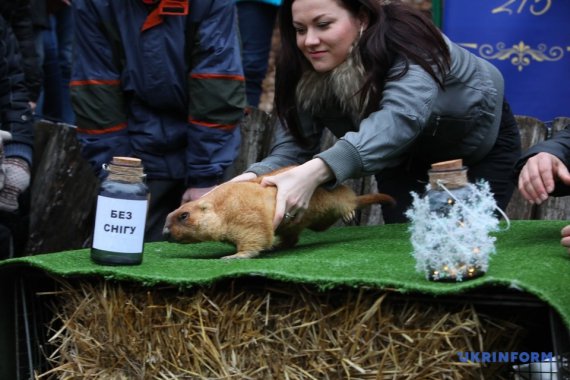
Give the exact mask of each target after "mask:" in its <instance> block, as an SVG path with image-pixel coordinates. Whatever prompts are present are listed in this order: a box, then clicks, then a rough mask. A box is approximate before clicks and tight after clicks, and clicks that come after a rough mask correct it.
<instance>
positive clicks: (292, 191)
mask: <svg viewBox="0 0 570 380" xmlns="http://www.w3.org/2000/svg"><path fill="white" fill-rule="evenodd" d="M332 177H333V175H332V172H331V171H330V169H329V167H328V166H327V165H326V164H325V163H324V161H322V160H321V159H319V158H317V159H313V160H311V161H308V162H306V163H305V164H303V165H301V166H297V167H294V168H292V169H290V170H287V171H284V172H282V173H279V174H276V175H274V176H268V177H264V178H263V180H262V181H261V185H262V186H277V198H276V200H275V216H274V217H273V228H274V229H277V227H278V226H279V225H280V224H281V223H282V222H284V221H285V222H290V223H297V222H299V221H300V220H301V219H302V218H303V214H304V213H305V211H307V209H308V208H309V202H310V200H311V197H312V196H313V193H314V191H315V189H316V188H317V187H318V186H319V185H321V184H322V183H324V182H326V181H328V180H330V179H331V178H332Z"/></svg>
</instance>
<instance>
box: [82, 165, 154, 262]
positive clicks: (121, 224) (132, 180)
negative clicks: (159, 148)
mask: <svg viewBox="0 0 570 380" xmlns="http://www.w3.org/2000/svg"><path fill="white" fill-rule="evenodd" d="M103 168H104V169H105V170H106V171H108V176H107V178H106V179H105V180H104V181H103V182H102V183H101V186H100V188H99V194H98V197H97V209H96V215H95V228H94V231H93V244H92V247H91V259H92V260H93V261H94V262H95V263H97V264H102V265H138V264H140V263H142V258H143V251H144V232H145V227H146V217H147V210H148V200H149V191H148V187H147V186H146V184H145V181H144V180H145V174H144V172H143V167H142V164H141V161H140V159H137V158H130V157H113V160H112V162H111V163H110V164H107V165H104V166H103Z"/></svg>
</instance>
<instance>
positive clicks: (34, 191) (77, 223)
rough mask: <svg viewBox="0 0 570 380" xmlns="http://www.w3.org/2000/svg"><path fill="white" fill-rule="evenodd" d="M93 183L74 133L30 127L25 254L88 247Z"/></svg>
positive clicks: (50, 126) (58, 126)
mask: <svg viewBox="0 0 570 380" xmlns="http://www.w3.org/2000/svg"><path fill="white" fill-rule="evenodd" d="M98 189H99V183H98V180H97V178H96V177H95V175H94V173H93V170H92V169H91V167H90V166H89V164H88V163H87V162H86V161H85V160H84V159H83V158H82V157H81V155H80V146H79V143H78V142H77V140H76V138H75V128H74V127H73V126H69V125H66V124H56V123H51V122H47V121H40V122H38V123H36V125H35V151H34V167H33V171H32V184H31V212H30V237H29V241H28V246H27V249H26V251H27V252H28V253H29V254H36V253H45V252H56V251H63V250H70V249H78V248H84V247H87V246H89V244H90V241H91V235H92V232H93V223H94V209H95V200H96V195H97V193H98Z"/></svg>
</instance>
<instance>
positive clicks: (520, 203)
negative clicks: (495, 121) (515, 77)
mask: <svg viewBox="0 0 570 380" xmlns="http://www.w3.org/2000/svg"><path fill="white" fill-rule="evenodd" d="M515 118H516V120H517V123H518V126H519V131H520V134H521V145H522V151H523V152H525V151H526V150H527V149H528V148H530V147H531V146H533V145H534V144H536V143H538V142H540V141H543V140H544V139H545V138H546V133H547V130H546V126H545V125H544V123H543V122H542V121H540V120H538V119H535V118H533V117H529V116H515ZM505 213H506V214H507V216H508V217H509V218H510V219H513V220H515V219H535V215H536V206H535V205H532V204H530V203H529V202H528V201H527V200H526V199H524V198H523V197H522V195H521V194H520V192H519V190H518V189H515V192H514V193H513V197H512V198H511V200H510V202H509V204H508V206H507V209H506V210H505Z"/></svg>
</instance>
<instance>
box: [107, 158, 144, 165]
mask: <svg viewBox="0 0 570 380" xmlns="http://www.w3.org/2000/svg"><path fill="white" fill-rule="evenodd" d="M111 164H112V165H121V166H136V167H138V166H142V165H141V160H140V159H139V158H133V157H120V156H118V157H113V161H111Z"/></svg>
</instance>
